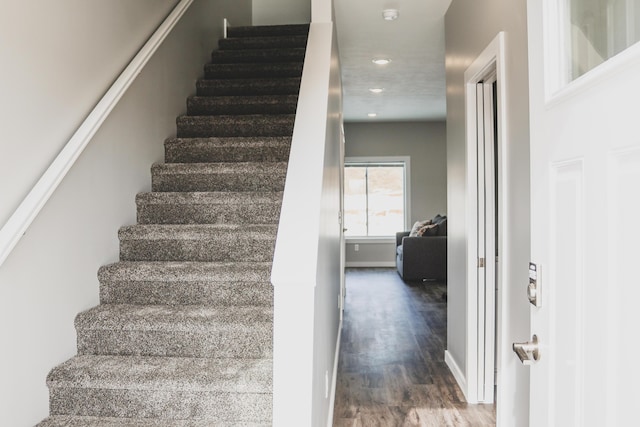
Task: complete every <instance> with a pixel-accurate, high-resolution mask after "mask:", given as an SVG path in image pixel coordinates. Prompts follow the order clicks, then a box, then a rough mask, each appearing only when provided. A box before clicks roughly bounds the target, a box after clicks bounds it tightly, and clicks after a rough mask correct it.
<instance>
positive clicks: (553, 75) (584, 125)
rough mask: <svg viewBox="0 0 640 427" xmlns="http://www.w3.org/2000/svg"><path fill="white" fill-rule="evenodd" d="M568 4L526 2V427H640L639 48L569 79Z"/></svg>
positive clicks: (533, 0) (531, 0) (613, 29)
mask: <svg viewBox="0 0 640 427" xmlns="http://www.w3.org/2000/svg"><path fill="white" fill-rule="evenodd" d="M597 2H601V3H606V2H605V0H593V2H592V3H597ZM569 3H570V2H567V1H563V2H557V1H554V0H542V1H541V0H529V1H528V31H529V79H530V129H531V141H530V145H531V219H532V224H531V256H532V262H534V263H536V264H537V265H538V267H539V268H540V272H541V279H540V280H539V285H540V286H541V294H542V306H541V307H533V306H532V307H531V308H530V312H531V334H535V335H537V337H538V338H539V342H540V344H539V346H540V359H539V361H538V362H537V363H535V364H533V365H532V366H531V388H530V426H531V427H554V426H555V427H566V426H575V427H592V426H593V427H601V426H607V427H608V426H612V427H616V426H627V425H637V423H638V420H637V397H638V392H637V390H638V384H640V368H639V364H638V363H637V360H636V359H637V354H639V353H640V341H639V340H638V339H637V335H638V326H639V325H640V308H638V301H640V284H639V282H640V281H639V280H638V273H637V268H636V266H637V265H638V264H639V262H640V249H639V247H640V246H639V245H640V120H639V119H638V118H639V117H640V116H639V115H638V111H640V109H639V108H638V106H637V104H638V100H640V45H639V44H635V45H632V46H631V47H629V48H628V49H626V50H624V51H622V52H621V53H619V54H617V55H615V56H612V57H611V59H608V60H605V61H604V62H602V64H600V65H597V66H595V67H594V68H593V69H591V70H586V71H585V72H584V74H582V75H581V76H580V77H577V78H575V80H573V81H571V82H569V81H568V80H567V79H566V78H565V77H566V76H563V75H562V73H563V71H562V70H566V64H565V65H563V64H562V61H563V58H565V59H566V58H567V57H570V55H567V54H566V52H565V53H564V54H562V52H559V50H560V51H562V49H563V43H562V42H563V41H562V37H560V36H561V35H562V29H559V28H557V27H558V25H560V24H562V22H563V17H562V13H561V12H562V10H559V9H561V8H562V5H566V4H569ZM626 4H630V2H626ZM554 26H555V28H554ZM616 31H617V30H616V29H615V28H612V34H616ZM554 34H555V35H556V36H557V35H560V36H558V37H556V38H554ZM545 43H546V44H545ZM603 46H604V45H603ZM574 77H575V76H574ZM558 82H561V84H560V85H558ZM524 294H525V289H524V286H523V297H524ZM527 338H528V337H527ZM523 339H525V337H523Z"/></svg>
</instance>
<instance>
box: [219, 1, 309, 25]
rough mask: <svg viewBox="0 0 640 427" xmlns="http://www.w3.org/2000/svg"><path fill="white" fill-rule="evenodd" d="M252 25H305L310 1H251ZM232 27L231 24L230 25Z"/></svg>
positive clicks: (307, 21) (307, 20)
mask: <svg viewBox="0 0 640 427" xmlns="http://www.w3.org/2000/svg"><path fill="white" fill-rule="evenodd" d="M252 3H253V25H278V24H307V23H309V22H311V1H310V0H252ZM231 24H232V25H233V22H232V23H231Z"/></svg>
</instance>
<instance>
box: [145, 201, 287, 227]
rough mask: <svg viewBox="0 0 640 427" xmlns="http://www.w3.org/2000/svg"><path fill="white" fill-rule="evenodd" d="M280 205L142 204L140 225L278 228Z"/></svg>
mask: <svg viewBox="0 0 640 427" xmlns="http://www.w3.org/2000/svg"><path fill="white" fill-rule="evenodd" d="M279 219H280V204H276V205H274V204H269V205H267V204H256V205H250V206H247V205H231V204H228V205H220V204H216V205H207V204H200V205H196V204H183V205H182V204H157V203H154V204H146V203H139V204H138V223H139V224H277V223H278V220H279Z"/></svg>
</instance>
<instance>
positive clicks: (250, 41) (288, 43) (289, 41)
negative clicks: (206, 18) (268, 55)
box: [218, 34, 309, 50]
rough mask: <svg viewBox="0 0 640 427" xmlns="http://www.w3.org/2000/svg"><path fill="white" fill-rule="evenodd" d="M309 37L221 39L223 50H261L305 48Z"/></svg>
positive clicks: (220, 45) (219, 42)
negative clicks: (269, 48)
mask: <svg viewBox="0 0 640 427" xmlns="http://www.w3.org/2000/svg"><path fill="white" fill-rule="evenodd" d="M308 37H309V36H308V35H307V34H304V35H288V36H270V37H228V38H226V39H220V40H219V41H218V46H219V47H220V49H221V50H242V49H259V48H265V47H282V48H284V47H305V46H306V44H307V39H308Z"/></svg>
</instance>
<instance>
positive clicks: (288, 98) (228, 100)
mask: <svg viewBox="0 0 640 427" xmlns="http://www.w3.org/2000/svg"><path fill="white" fill-rule="evenodd" d="M189 101H191V102H201V103H210V104H240V105H243V104H258V105H272V104H286V103H296V102H298V95H229V96H227V95H223V96H198V95H196V96H191V97H189Z"/></svg>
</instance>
